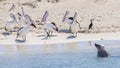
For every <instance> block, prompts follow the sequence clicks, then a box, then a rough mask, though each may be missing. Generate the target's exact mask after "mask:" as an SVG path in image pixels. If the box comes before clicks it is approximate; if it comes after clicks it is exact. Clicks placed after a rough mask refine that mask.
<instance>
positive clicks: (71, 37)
mask: <svg viewBox="0 0 120 68" xmlns="http://www.w3.org/2000/svg"><path fill="white" fill-rule="evenodd" d="M73 38H76V36H73V35H72V36H68V37H67V39H73Z"/></svg>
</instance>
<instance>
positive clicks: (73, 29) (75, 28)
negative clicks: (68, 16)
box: [70, 12, 79, 37]
mask: <svg viewBox="0 0 120 68" xmlns="http://www.w3.org/2000/svg"><path fill="white" fill-rule="evenodd" d="M76 17H77V12H75V14H74V17H73V22H72V24H71V25H70V27H71V32H72V34H73V36H74V34H76V37H77V33H78V31H79V24H78V23H76V22H75V20H76Z"/></svg>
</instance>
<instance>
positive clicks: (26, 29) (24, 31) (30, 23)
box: [16, 15, 36, 41]
mask: <svg viewBox="0 0 120 68" xmlns="http://www.w3.org/2000/svg"><path fill="white" fill-rule="evenodd" d="M25 17H26V19H29V20H27V22H28V23H27V24H26V25H25V26H23V27H21V28H20V29H19V30H18V32H17V37H16V38H18V37H22V39H23V41H26V34H27V33H28V32H29V30H30V28H31V26H33V27H34V28H36V26H35V24H34V23H33V20H32V19H31V17H30V16H29V15H26V16H25Z"/></svg>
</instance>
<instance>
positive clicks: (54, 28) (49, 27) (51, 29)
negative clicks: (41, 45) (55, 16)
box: [41, 11, 59, 36]
mask: <svg viewBox="0 0 120 68" xmlns="http://www.w3.org/2000/svg"><path fill="white" fill-rule="evenodd" d="M47 17H48V11H46V12H45V13H44V15H43V18H42V20H41V22H44V24H43V25H44V27H45V29H47V30H48V33H49V36H50V35H51V36H52V33H53V32H54V31H57V32H58V31H59V30H58V27H57V26H56V24H55V23H54V22H50V21H46V19H47Z"/></svg>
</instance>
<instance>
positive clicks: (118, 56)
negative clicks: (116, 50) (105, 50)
mask: <svg viewBox="0 0 120 68" xmlns="http://www.w3.org/2000/svg"><path fill="white" fill-rule="evenodd" d="M111 58H120V56H111Z"/></svg>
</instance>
